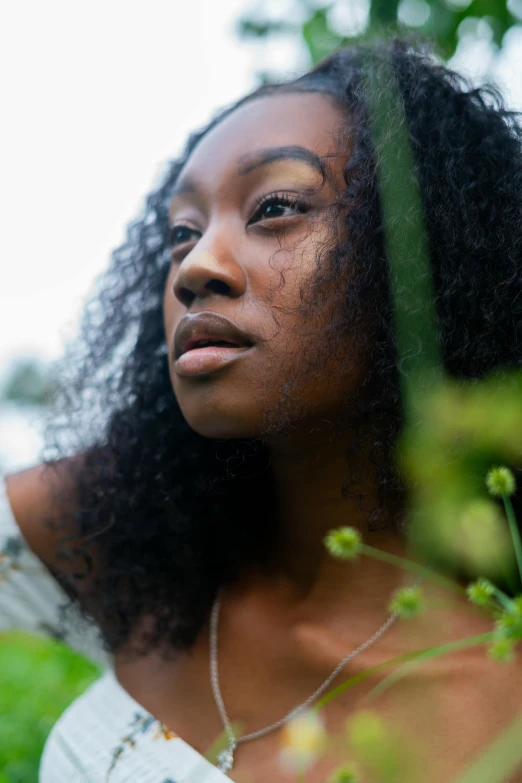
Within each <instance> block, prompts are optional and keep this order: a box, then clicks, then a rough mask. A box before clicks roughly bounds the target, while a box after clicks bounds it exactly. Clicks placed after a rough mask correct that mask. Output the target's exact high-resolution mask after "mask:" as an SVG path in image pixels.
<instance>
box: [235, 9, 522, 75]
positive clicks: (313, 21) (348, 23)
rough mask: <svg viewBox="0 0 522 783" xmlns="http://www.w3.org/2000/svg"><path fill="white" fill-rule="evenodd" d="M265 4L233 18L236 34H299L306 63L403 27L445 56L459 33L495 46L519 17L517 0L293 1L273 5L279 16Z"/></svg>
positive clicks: (452, 50)
mask: <svg viewBox="0 0 522 783" xmlns="http://www.w3.org/2000/svg"><path fill="white" fill-rule="evenodd" d="M265 7H266V3H265V2H264V0H255V2H253V3H252V4H251V6H250V8H249V10H248V11H247V12H246V13H245V14H244V15H243V16H242V17H241V18H240V20H239V23H238V24H239V27H238V31H239V34H240V36H241V37H242V38H250V39H252V38H257V39H262V38H265V39H266V38H269V37H273V36H275V35H279V36H301V38H302V40H303V41H304V43H305V45H306V48H307V50H308V53H309V55H310V60H311V63H312V64H315V63H317V62H319V61H320V60H322V59H323V58H324V57H326V56H327V55H328V54H330V53H331V52H332V51H333V50H334V49H336V48H338V47H339V46H344V45H346V44H349V43H354V42H360V41H364V40H368V39H371V38H373V37H375V36H376V35H385V34H393V33H401V32H406V31H408V30H410V31H411V30H415V31H417V32H418V33H420V34H421V35H422V36H426V37H428V38H430V39H431V40H433V41H434V42H435V44H436V46H437V48H438V51H439V54H440V55H441V56H442V57H443V58H445V59H448V58H450V57H451V56H452V55H453V54H454V53H455V51H456V49H457V46H458V43H459V40H460V38H461V36H462V35H463V34H465V35H469V36H475V37H477V38H481V37H482V38H484V37H486V38H489V39H490V40H491V43H492V44H493V45H494V46H497V47H500V46H501V45H502V39H503V37H504V35H505V34H506V32H507V31H508V30H509V29H510V28H511V27H512V26H514V25H516V24H518V23H520V21H522V2H521V0H332V1H331V2H329V3H325V2H321V0H316V2H314V0H294V2H293V7H292V8H290V9H289V8H288V5H286V6H284V5H283V4H281V5H280V6H279V7H280V8H284V10H285V18H282V16H281V15H279V16H278V15H277V14H275V13H272V14H271V13H267V12H266V11H265V10H264V9H265ZM280 14H281V12H280Z"/></svg>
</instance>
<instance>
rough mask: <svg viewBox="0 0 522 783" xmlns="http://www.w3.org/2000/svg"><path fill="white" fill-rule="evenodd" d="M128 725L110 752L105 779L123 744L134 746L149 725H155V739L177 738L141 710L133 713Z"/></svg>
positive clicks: (147, 729)
mask: <svg viewBox="0 0 522 783" xmlns="http://www.w3.org/2000/svg"><path fill="white" fill-rule="evenodd" d="M130 725H131V730H130V731H129V733H128V734H127V735H126V736H125V737H123V738H122V740H121V742H120V744H119V745H118V746H117V747H116V748H115V749H114V750H113V752H112V761H111V765H110V767H109V769H108V770H107V774H106V776H105V781H108V780H109V775H110V774H111V773H112V772H113V770H114V767H115V766H116V762H117V761H118V760H119V759H120V758H121V756H122V754H123V752H124V751H125V746H126V745H127V746H128V747H130V748H135V747H136V739H137V736H138V735H139V734H146V733H147V732H148V731H149V729H150V728H151V726H154V727H155V734H154V739H155V740H156V739H159V738H160V737H162V738H163V739H166V740H170V739H177V736H178V735H177V734H175V733H174V732H173V731H170V729H168V728H167V727H166V726H165V725H164V724H163V723H161V721H159V720H158V719H157V718H154V717H153V716H152V715H149V714H144V713H142V712H135V713H134V719H133V720H132V722H131V724H130ZM163 783H176V781H175V780H172V778H167V779H165V780H164V781H163Z"/></svg>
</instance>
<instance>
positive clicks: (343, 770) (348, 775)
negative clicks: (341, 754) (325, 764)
mask: <svg viewBox="0 0 522 783" xmlns="http://www.w3.org/2000/svg"><path fill="white" fill-rule="evenodd" d="M359 780H360V778H359V775H358V774H357V772H356V770H355V767H354V766H353V765H352V764H350V765H349V766H344V767H339V769H336V770H335V772H334V773H333V774H332V776H331V777H330V779H329V781H328V783H358V781H359Z"/></svg>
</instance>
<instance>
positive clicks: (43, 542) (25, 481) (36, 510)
mask: <svg viewBox="0 0 522 783" xmlns="http://www.w3.org/2000/svg"><path fill="white" fill-rule="evenodd" d="M80 458H81V457H80V456H78V457H72V458H70V459H69V460H60V462H57V463H55V464H53V465H47V464H46V463H42V464H39V465H35V466H33V467H30V468H26V469H25V470H21V471H17V472H14V473H8V474H5V486H6V491H7V498H8V500H9V504H10V506H11V509H12V511H13V515H14V517H15V520H16V522H17V524H18V526H19V528H20V530H21V533H22V535H23V536H24V538H25V540H26V541H27V543H28V545H29V546H30V548H31V549H32V551H33V552H34V553H35V554H36V555H37V556H38V557H39V558H40V560H41V561H42V562H43V563H44V564H45V565H46V566H47V567H51V568H52V567H53V566H56V565H57V561H56V551H57V548H58V544H59V540H60V538H61V537H62V536H63V535H64V532H65V531H64V530H58V529H57V530H53V529H51V528H50V527H49V525H47V524H45V520H47V519H49V518H53V519H55V518H57V515H58V514H57V510H56V508H55V500H54V497H55V496H54V491H53V490H54V489H60V488H63V487H60V484H62V485H64V484H66V483H67V482H70V478H69V473H68V468H70V463H71V461H72V460H77V459H80ZM70 502H71V509H72V508H73V504H74V500H73V495H72V493H71V498H70Z"/></svg>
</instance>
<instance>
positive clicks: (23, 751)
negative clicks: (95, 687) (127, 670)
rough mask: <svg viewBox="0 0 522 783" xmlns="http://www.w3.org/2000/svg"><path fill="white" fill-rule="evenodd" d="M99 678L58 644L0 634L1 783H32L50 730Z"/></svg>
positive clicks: (95, 668)
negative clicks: (76, 699)
mask: <svg viewBox="0 0 522 783" xmlns="http://www.w3.org/2000/svg"><path fill="white" fill-rule="evenodd" d="M100 675H101V669H100V667H99V666H97V665H96V664H94V663H92V662H91V661H88V660H87V659H86V658H83V657H82V656H81V655H79V654H78V653H76V652H74V651H73V650H71V649H70V648H68V647H66V646H65V645H63V644H61V643H60V642H57V641H54V640H49V639H45V638H42V637H39V636H35V635H32V634H26V633H22V632H13V633H3V634H0V783H37V781H38V766H39V763H40V757H41V754H42V750H43V746H44V743H45V740H46V738H47V736H48V734H49V732H50V731H51V728H52V726H53V725H54V723H55V722H56V721H57V719H58V718H59V717H60V715H61V714H62V712H63V711H64V710H65V709H66V708H67V707H68V706H69V704H71V702H72V701H73V700H74V699H75V698H77V697H78V696H79V695H80V694H81V693H83V691H85V690H86V688H88V687H89V685H90V684H91V683H93V682H94V681H95V680H97V679H98V677H99V676H100Z"/></svg>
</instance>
